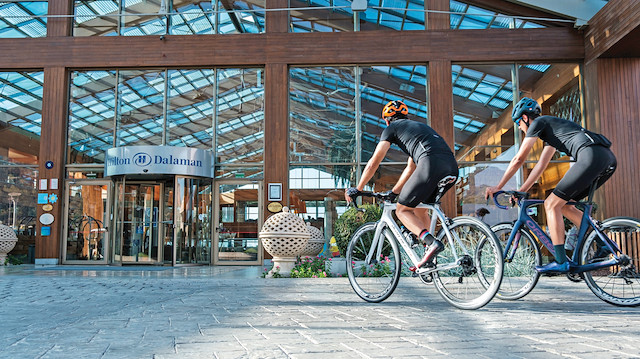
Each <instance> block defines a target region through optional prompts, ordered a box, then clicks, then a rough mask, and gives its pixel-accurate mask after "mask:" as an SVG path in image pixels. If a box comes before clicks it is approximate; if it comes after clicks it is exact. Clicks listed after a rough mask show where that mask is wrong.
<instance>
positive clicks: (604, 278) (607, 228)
mask: <svg viewBox="0 0 640 359" xmlns="http://www.w3.org/2000/svg"><path fill="white" fill-rule="evenodd" d="M600 230H601V231H602V233H603V234H604V235H606V236H607V237H609V238H611V240H613V241H614V242H616V243H617V244H618V247H620V253H619V256H620V259H621V262H620V264H619V265H615V266H611V267H606V268H599V269H596V270H592V271H589V272H585V273H584V281H585V282H586V283H587V286H589V289H591V291H592V292H593V294H595V295H596V296H597V297H598V298H600V299H602V300H604V301H605V302H607V303H610V304H613V305H617V306H621V307H636V306H639V305H640V274H639V273H638V260H639V258H638V257H639V254H638V251H639V248H638V246H639V245H640V221H639V220H637V219H635V218H626V217H617V218H610V219H607V220H605V221H604V222H602V224H601V225H600ZM603 248H604V247H603V243H602V241H601V240H600V239H599V238H598V236H597V234H596V232H595V231H592V232H591V234H590V235H589V236H588V237H587V239H586V240H585V241H584V242H583V244H582V246H581V248H580V264H588V263H594V262H598V261H604V260H608V259H610V258H612V256H611V253H608V250H605V249H603Z"/></svg>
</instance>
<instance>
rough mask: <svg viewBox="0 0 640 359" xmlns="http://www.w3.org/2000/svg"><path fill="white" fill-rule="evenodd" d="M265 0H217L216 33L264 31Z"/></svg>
mask: <svg viewBox="0 0 640 359" xmlns="http://www.w3.org/2000/svg"><path fill="white" fill-rule="evenodd" d="M265 1H266V0H252V1H228V0H225V1H218V8H217V11H218V12H219V17H218V18H217V19H216V21H217V23H218V31H217V33H218V34H241V33H262V32H264V31H265V20H264V14H265V13H264V3H265Z"/></svg>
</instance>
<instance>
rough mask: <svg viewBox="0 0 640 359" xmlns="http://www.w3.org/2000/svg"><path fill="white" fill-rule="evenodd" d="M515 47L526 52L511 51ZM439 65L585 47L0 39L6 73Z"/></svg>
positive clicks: (570, 55)
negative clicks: (62, 69) (274, 65)
mask: <svg viewBox="0 0 640 359" xmlns="http://www.w3.org/2000/svg"><path fill="white" fill-rule="evenodd" d="M276 13H277V12H276ZM532 39H535V41H532ZM517 43H528V44H530V46H526V47H525V46H513V44H517ZM309 44H313V46H309ZM381 48H384V49H385V50H384V51H380V49H381ZM131 49H136V51H131ZM443 59H446V60H448V61H452V62H474V61H476V62H477V61H483V62H505V61H508V62H512V61H518V62H531V63H540V62H542V63H551V62H581V61H582V60H583V59H584V42H583V36H582V33H581V32H580V31H577V30H575V29H567V28H547V29H516V30H510V29H488V30H433V31H402V32H400V31H393V32H392V31H366V32H352V33H304V34H301V33H285V32H283V33H266V34H229V35H198V36H194V35H167V36H165V37H164V39H161V38H160V37H159V36H158V37H156V36H132V37H128V36H117V37H51V38H34V39H0V67H1V68H6V69H27V68H44V67H46V66H56V67H67V68H70V67H71V68H124V67H212V66H260V65H263V64H266V63H286V64H290V65H325V64H327V63H334V64H339V63H343V64H368V65H370V64H388V63H425V62H427V61H432V60H443Z"/></svg>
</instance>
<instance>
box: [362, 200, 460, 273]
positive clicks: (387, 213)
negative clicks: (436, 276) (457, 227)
mask: <svg viewBox="0 0 640 359" xmlns="http://www.w3.org/2000/svg"><path fill="white" fill-rule="evenodd" d="M416 208H425V209H429V210H431V212H432V214H431V225H430V227H429V231H430V232H432V233H433V232H434V231H435V228H436V224H437V222H438V221H440V223H441V224H442V229H443V230H444V233H445V234H446V236H447V240H448V241H449V243H450V245H451V248H454V247H453V240H455V241H456V242H457V243H458V245H459V246H460V248H463V249H464V251H465V254H467V255H468V254H469V253H468V251H467V249H466V248H465V246H464V245H463V244H462V242H461V241H460V239H459V238H458V236H454V235H453V234H452V233H451V231H450V230H449V227H448V225H447V221H448V220H449V219H448V218H447V217H446V216H445V215H444V213H443V212H442V210H441V209H440V205H439V204H420V205H418V206H417V207H416ZM395 209H396V204H395V203H391V202H389V201H384V202H383V211H382V216H381V217H380V220H379V221H378V223H377V224H376V231H375V234H374V238H376V241H377V243H376V245H375V246H371V248H370V249H369V253H367V257H366V260H367V263H371V261H372V259H373V258H380V255H381V253H382V243H383V237H382V235H383V231H384V229H385V228H389V230H391V233H392V234H393V237H394V240H395V241H396V243H399V244H400V247H402V250H403V251H404V252H405V253H406V254H407V256H409V259H410V260H411V262H412V264H413V265H416V266H417V264H418V263H420V260H421V258H418V256H417V255H416V253H415V251H413V250H412V249H411V247H410V246H409V244H408V243H407V241H405V240H402V238H404V236H403V234H402V232H401V230H400V227H398V224H397V223H396V221H395V220H394V219H393V216H392V213H393V211H395ZM452 238H453V239H452ZM452 252H453V257H454V259H455V260H454V261H453V262H451V263H446V264H444V265H442V266H437V267H436V268H420V269H418V270H417V271H416V272H417V273H418V274H422V273H428V272H433V271H434V270H436V269H437V270H448V269H452V268H456V267H458V266H459V264H458V262H459V260H460V257H459V256H458V253H456V251H455V250H453V251H452Z"/></svg>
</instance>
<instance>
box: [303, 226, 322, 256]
mask: <svg viewBox="0 0 640 359" xmlns="http://www.w3.org/2000/svg"><path fill="white" fill-rule="evenodd" d="M307 231H309V233H310V234H311V238H309V242H307V245H306V246H305V247H304V249H303V250H302V252H300V256H306V257H316V256H318V254H320V252H322V250H323V249H324V235H323V234H322V231H321V230H319V229H318V228H316V227H314V226H312V225H311V223H307Z"/></svg>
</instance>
